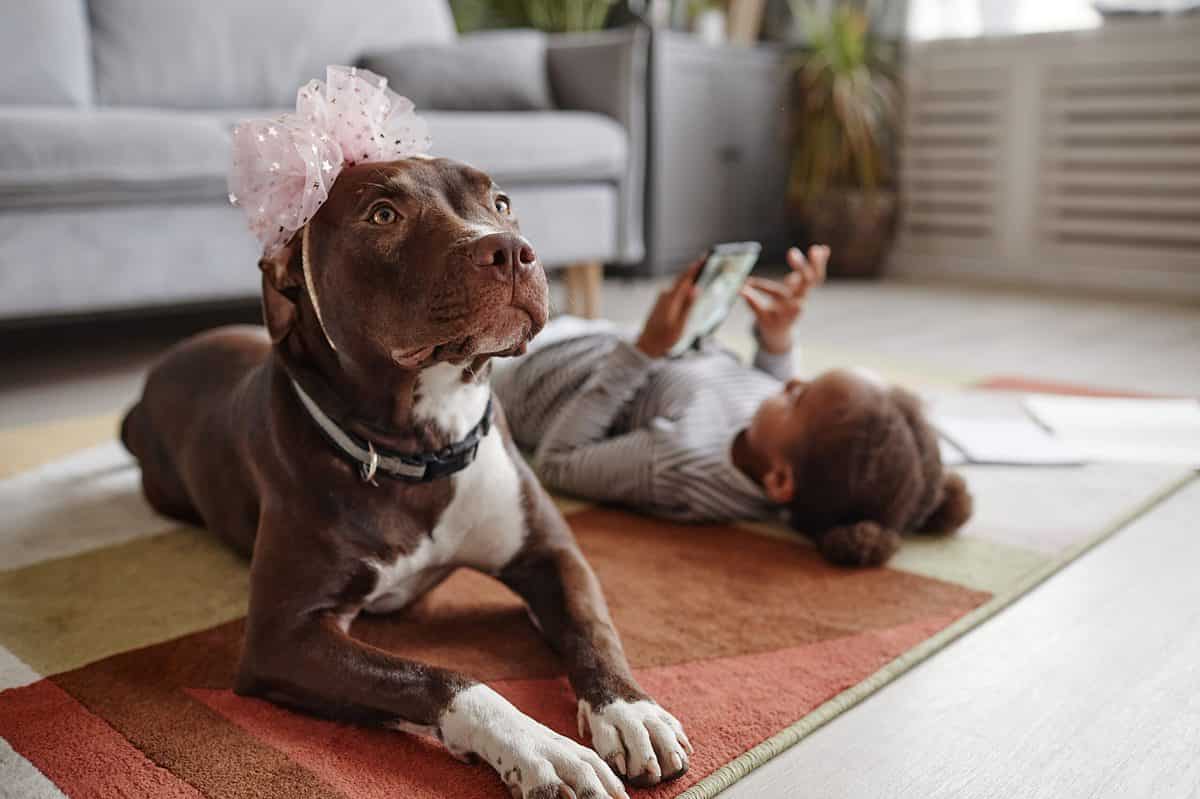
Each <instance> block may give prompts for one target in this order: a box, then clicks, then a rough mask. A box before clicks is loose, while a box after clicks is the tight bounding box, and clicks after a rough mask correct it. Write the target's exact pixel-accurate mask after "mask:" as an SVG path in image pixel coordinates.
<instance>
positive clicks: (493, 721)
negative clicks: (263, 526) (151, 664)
mask: <svg viewBox="0 0 1200 799" xmlns="http://www.w3.org/2000/svg"><path fill="white" fill-rule="evenodd" d="M272 543H273V542H264V541H263V539H262V537H261V533H260V539H259V547H258V549H256V552H255V560H254V564H253V566H252V569H251V602H250V608H251V611H250V618H249V620H248V623H247V628H246V637H245V646H244V648H243V654H242V659H241V663H240V666H239V673H238V681H237V691H238V693H241V694H250V695H255V696H260V697H263V698H266V699H270V700H272V701H275V702H278V703H280V704H283V705H287V706H289V707H292V708H296V709H301V710H306V711H309V712H312V713H315V714H318V715H322V716H326V717H331V718H337V719H341V720H345V721H353V722H358V723H366V724H377V725H383V726H387V727H392V728H396V729H400V730H404V731H408V732H418V733H424V734H427V735H432V736H435V737H437V738H438V740H440V741H442V742H443V743H444V744H445V746H446V748H447V749H449V750H450V752H451V753H452V754H454V755H455V756H456V757H458V758H460V759H463V760H468V759H470V757H471V756H475V757H478V758H480V759H482V760H485V761H486V762H487V763H488V765H490V766H491V767H492V768H494V769H495V770H496V772H497V773H498V774H499V775H500V777H501V779H503V781H504V783H505V784H506V785H507V786H508V788H509V791H510V792H511V793H512V795H513V796H514V797H519V798H520V799H555V797H559V796H566V795H573V796H576V797H578V798H579V799H605V797H612V799H628V796H627V794H626V793H625V789H624V788H623V787H622V785H621V781H620V780H619V779H618V778H617V776H616V775H615V774H613V772H612V770H611V769H609V767H608V766H606V765H605V764H604V761H603V760H601V759H600V757H599V756H597V754H596V753H595V752H593V751H592V750H591V749H588V748H587V747H585V746H581V745H580V744H578V743H576V742H575V741H572V740H571V739H569V738H567V737H565V736H562V735H559V734H558V733H556V732H554V731H553V730H551V729H550V728H548V727H546V726H545V725H543V724H540V723H538V722H536V721H534V720H533V719H531V718H530V717H528V716H526V715H525V714H524V713H522V712H521V711H519V710H518V709H517V708H516V707H514V706H513V705H512V704H511V703H510V702H509V701H508V700H506V699H505V698H504V697H502V696H501V695H500V694H498V693H496V692H495V691H493V690H492V689H491V688H489V687H488V686H486V685H483V684H481V683H479V682H477V681H475V680H473V679H471V678H469V677H467V676H465V675H462V674H459V673H457V672H454V671H449V670H446V669H441V668H436V667H433V666H429V665H427V664H424V663H418V662H415V661H412V660H406V659H404V658H400V657H397V656H395V655H393V654H391V653H390V652H387V651H385V650H382V649H379V648H377V647H374V646H371V645H369V644H366V643H364V642H362V641H359V640H357V639H355V638H352V637H351V636H350V635H349V634H348V633H347V632H346V627H347V622H346V616H344V615H339V614H338V613H337V612H335V611H334V610H330V609H319V606H320V605H321V604H323V603H320V602H319V600H318V602H317V603H316V606H315V607H314V605H312V604H309V603H305V605H300V604H299V602H298V599H297V598H298V597H311V596H315V595H316V594H314V593H306V592H305V590H304V589H305V588H311V587H312V586H311V585H308V584H307V580H306V577H305V571H306V568H307V567H309V566H310V564H308V563H306V562H305V561H303V560H296V559H288V558H283V557H278V555H279V554H280V553H279V551H278V549H276V547H273V546H272ZM283 544H284V545H286V544H287V541H286V540H285V541H284V542H283ZM272 550H275V551H272ZM314 571H327V570H315V569H314Z"/></svg>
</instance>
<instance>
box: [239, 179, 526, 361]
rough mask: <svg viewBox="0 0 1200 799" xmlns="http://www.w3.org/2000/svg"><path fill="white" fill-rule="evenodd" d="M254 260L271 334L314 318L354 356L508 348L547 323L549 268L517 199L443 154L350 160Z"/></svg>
mask: <svg viewBox="0 0 1200 799" xmlns="http://www.w3.org/2000/svg"><path fill="white" fill-rule="evenodd" d="M260 266H261V267H262V269H263V273H264V280H263V301H264V309H265V315H266V320H267V326H268V328H269V330H270V332H271V337H272V339H274V340H275V341H276V342H279V341H281V340H283V339H284V338H286V337H287V335H288V334H289V333H290V332H292V330H293V329H294V328H295V327H296V326H297V325H314V324H315V325H317V326H318V327H319V328H321V330H320V333H319V335H320V336H321V337H324V338H326V339H327V340H328V343H329V345H330V346H331V347H333V349H334V350H335V351H336V352H337V354H338V357H339V358H348V359H350V360H352V361H353V362H354V363H356V364H357V365H358V366H360V367H375V366H383V365H388V364H391V365H394V366H398V367H401V368H405V369H416V368H421V367H424V366H427V365H430V364H432V363H435V362H438V361H452V362H455V363H458V362H466V361H469V360H473V359H477V358H482V357H486V356H493V355H497V356H499V355H512V354H515V353H518V352H521V351H523V350H524V348H525V345H526V344H527V343H528V341H529V340H530V339H531V338H533V336H534V335H536V334H537V333H538V331H540V330H541V329H542V326H543V325H544V324H545V323H546V316H547V311H548V308H547V288H546V275H545V272H544V271H543V269H542V265H541V263H540V262H539V261H538V259H537V255H536V254H535V253H534V249H533V246H532V245H531V244H530V243H529V242H528V241H527V240H526V239H525V238H524V237H522V236H521V233H520V228H519V226H518V224H517V209H515V208H514V207H513V205H512V201H511V200H510V199H509V197H508V195H506V194H505V193H504V192H503V191H501V190H500V188H499V187H498V186H497V185H496V184H495V183H494V182H493V181H492V179H491V178H490V177H488V175H486V174H485V173H483V172H481V171H479V170H478V169H474V168H472V167H470V166H467V165H466V164H462V163H459V162H457V161H451V160H449V159H445V158H427V157H417V158H408V159H404V160H401V161H391V162H388V163H365V164H359V165H356V166H351V167H347V168H346V169H345V170H343V171H342V172H341V174H340V175H339V176H338V178H337V180H336V181H335V182H334V184H333V188H332V190H331V191H330V193H329V198H328V199H327V200H326V201H325V203H324V204H323V205H322V206H321V208H320V210H319V211H318V212H317V213H316V215H315V216H313V218H312V219H311V220H310V221H309V222H308V224H307V225H306V227H305V228H302V229H301V230H300V231H299V232H298V233H297V234H296V235H295V236H294V237H293V238H292V240H291V241H290V242H289V244H288V245H287V246H285V247H284V248H283V249H282V250H280V251H279V252H278V253H275V254H273V255H272V256H270V257H267V258H264V259H263V261H262V262H261V264H260Z"/></svg>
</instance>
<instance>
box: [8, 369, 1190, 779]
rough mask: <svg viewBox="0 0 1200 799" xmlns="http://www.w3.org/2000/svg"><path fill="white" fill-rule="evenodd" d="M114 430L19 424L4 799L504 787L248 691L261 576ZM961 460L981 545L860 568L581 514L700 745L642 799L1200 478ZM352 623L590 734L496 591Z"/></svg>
mask: <svg viewBox="0 0 1200 799" xmlns="http://www.w3.org/2000/svg"><path fill="white" fill-rule="evenodd" d="M1013 382H1014V381H1011V380H1006V381H997V382H996V383H995V385H996V386H997V387H1007V388H1013V387H1017V388H1019V387H1021V384H1020V382H1019V381H1017V382H1016V384H1015V385H1013ZM1039 388H1040V389H1041V390H1045V388H1046V386H1044V385H1041V386H1039ZM115 425H116V416H115V415H114V416H105V417H98V418H93V419H80V420H71V421H67V422H62V423H57V424H53V425H43V426H39V427H34V428H25V429H18V430H10V431H0V508H3V509H4V515H3V518H2V519H0V796H13V797H30V798H31V799H44V798H47V797H61V796H64V795H65V796H70V797H93V796H94V797H113V796H131V797H132V796H147V797H149V796H153V797H201V796H203V797H245V796H261V797H274V796H287V797H289V799H304V798H307V797H353V798H357V799H376V797H379V798H382V797H397V796H400V797H414V798H416V799H420V798H422V797H444V796H449V797H466V798H467V799H474V798H475V797H497V799H501V798H502V797H506V796H507V791H506V790H505V789H504V788H503V786H502V785H501V783H500V781H499V780H498V779H497V778H496V777H495V776H494V775H493V774H492V773H491V772H490V771H488V770H487V769H485V768H484V767H482V766H469V765H465V764H462V763H459V762H458V761H455V760H453V759H452V758H450V756H449V755H447V754H446V753H445V752H444V751H443V750H442V749H440V748H439V747H438V746H437V745H435V744H432V743H430V742H428V741H425V740H423V739H419V738H416V737H413V736H409V735H405V734H402V733H397V732H389V731H383V730H373V729H363V728H357V727H352V726H347V725H340V724H335V723H330V722H325V721H318V720H316V719H313V718H309V717H307V716H303V715H298V714H294V713H290V712H287V711H284V710H281V709H279V708H277V707H275V706H273V705H270V704H268V703H265V702H261V701H257V700H252V699H244V698H241V697H238V696H235V695H234V694H233V693H232V691H231V690H230V688H231V684H232V672H233V667H234V663H235V662H236V659H237V655H238V648H239V640H240V636H241V629H242V618H243V616H244V614H245V611H246V602H247V595H246V590H247V564H246V563H245V562H244V561H242V560H240V559H239V558H237V557H236V556H234V555H233V554H231V553H229V552H228V551H226V550H225V549H223V548H222V547H221V546H219V545H218V544H217V543H215V542H214V541H213V540H212V538H210V537H209V536H208V535H207V534H205V532H204V531H202V530H197V529H194V528H189V527H185V526H180V525H177V524H175V523H172V522H170V521H167V520H164V519H162V518H159V517H157V516H155V515H154V514H153V513H152V512H151V511H150V510H149V508H148V507H147V506H146V505H145V504H144V502H143V501H142V499H141V496H140V493H139V490H138V474H137V470H136V468H135V467H134V466H133V465H132V463H131V462H130V460H129V458H128V457H127V456H126V455H125V454H124V452H123V451H122V450H121V449H120V446H119V445H118V444H117V443H116V442H115V441H113V440H112V436H113V431H114V430H115ZM964 471H965V472H966V475H967V478H968V480H969V482H970V483H971V486H972V489H973V491H974V493H975V495H976V501H977V515H976V517H975V519H974V520H973V521H972V522H971V523H970V525H969V526H968V527H967V528H966V529H965V530H964V531H963V532H962V534H960V535H959V536H956V537H952V538H948V539H928V538H925V539H920V538H918V539H913V540H910V541H908V542H906V544H905V546H904V547H903V549H902V550H901V552H900V553H899V555H898V556H897V557H896V558H895V559H894V561H893V562H892V563H891V564H890V565H889V566H888V567H887V568H883V569H874V570H864V571H845V570H840V569H836V568H833V567H830V566H828V565H826V564H825V563H823V562H822V561H821V560H820V559H819V558H818V557H817V556H816V554H815V553H814V552H813V550H812V549H811V548H810V547H808V546H806V545H805V544H804V543H803V542H801V541H799V540H797V538H796V537H795V536H793V535H792V534H790V533H788V532H786V531H784V530H779V529H774V528H770V527H768V526H763V525H736V526H719V527H692V526H680V525H673V524H667V523H663V522H656V521H651V520H647V519H644V518H640V517H637V516H634V515H630V514H627V513H624V512H620V511H616V510H612V509H606V508H600V507H593V506H589V505H586V504H582V503H578V502H572V501H568V500H563V501H562V503H561V506H562V508H563V510H564V512H565V513H566V514H567V517H568V520H569V522H570V524H571V526H572V528H573V529H574V531H575V533H576V535H577V536H578V538H579V540H580V543H581V545H582V546H583V549H584V551H585V553H586V555H587V557H588V559H589V560H590V561H591V563H592V565H593V566H594V567H595V569H596V571H597V573H598V575H599V577H600V579H601V582H602V583H603V585H604V589H605V593H606V595H607V597H608V599H609V602H610V605H611V607H612V611H613V616H614V618H615V620H616V623H617V626H618V628H619V629H620V631H621V633H622V636H623V639H624V641H625V644H626V648H627V651H628V654H629V657H630V660H631V662H632V664H633V666H634V667H635V670H636V672H637V675H638V679H639V680H640V681H641V682H642V684H643V685H644V686H645V687H646V688H647V689H648V690H649V691H650V692H651V693H652V694H653V695H654V696H655V697H656V698H657V699H658V700H659V701H660V702H661V703H662V704H664V705H665V706H667V707H669V708H670V709H671V710H672V711H673V712H674V713H675V714H676V715H677V716H678V717H679V718H680V719H681V720H682V722H683V723H684V725H685V726H686V728H687V730H688V733H689V735H690V737H691V740H692V742H693V743H694V744H695V747H696V754H695V758H694V760H693V763H692V768H691V770H690V771H689V773H688V774H687V775H686V776H685V777H684V778H683V779H681V780H679V781H677V782H675V783H672V784H670V785H667V786H662V787H660V788H658V789H655V790H648V791H637V792H634V795H635V797H636V796H645V797H673V796H684V797H688V798H689V799H697V798H698V797H711V796H714V795H715V794H716V793H717V792H719V791H720V790H721V789H722V788H724V787H726V786H728V785H729V784H731V783H733V782H735V781H736V780H737V779H738V778H739V777H741V776H743V775H744V774H746V773H747V772H748V771H749V770H751V769H753V768H754V767H755V766H757V765H759V764H761V763H762V762H765V761H766V760H767V759H769V758H771V757H772V756H774V755H775V754H777V753H779V752H780V751H782V750H783V749H785V748H787V747H788V746H790V745H792V744H793V743H795V742H796V741H798V740H799V739H800V738H802V737H803V736H804V735H805V734H807V733H808V732H810V731H811V730H813V729H815V728H816V727H817V726H819V725H820V724H822V723H824V722H825V721H827V720H829V719H830V718H833V717H834V716H835V715H837V714H838V713H840V712H841V711H842V710H844V709H846V708H847V707H849V706H850V705H852V704H854V703H855V702H857V701H859V700H861V699H862V698H864V697H865V696H867V695H868V694H870V693H871V692H873V691H875V690H877V689H878V688H880V687H881V686H882V685H884V684H886V683H887V682H888V681H890V680H891V679H893V678H894V677H896V676H897V675H898V674H900V673H902V672H903V671H905V670H906V669H908V668H910V667H911V666H913V665H914V664H915V663H917V662H919V661H920V660H922V659H924V658H926V657H928V656H930V655H931V654H933V653H934V652H936V651H937V650H938V649H939V648H940V647H942V646H944V645H945V644H946V643H948V642H949V641H951V640H952V639H953V638H955V637H956V636H959V635H961V634H962V633H964V632H965V631H967V630H969V629H970V628H971V627H973V626H975V625H977V624H979V623H981V622H982V621H984V620H985V619H987V618H988V617H989V616H991V615H992V614H994V613H996V612H997V611H998V610H1000V609H1001V608H1003V607H1004V606H1005V605H1006V604H1007V603H1009V602H1011V601H1012V600H1013V599H1015V598H1016V597H1018V596H1020V595H1021V594H1022V593H1024V592H1025V591H1027V590H1029V588H1031V587H1032V586H1033V585H1035V584H1036V583H1037V582H1039V581H1040V580H1042V579H1044V578H1046V577H1047V576H1049V575H1050V574H1052V573H1053V572H1054V571H1056V570H1057V569H1059V568H1060V567H1061V566H1062V565H1063V564H1065V563H1067V562H1068V561H1070V560H1071V559H1073V558H1075V557H1076V556H1077V555H1079V554H1080V553H1081V552H1083V551H1084V550H1086V549H1087V548H1088V547H1090V546H1092V545H1093V544H1095V543H1096V542H1097V541H1099V540H1101V539H1103V538H1104V537H1105V536H1107V535H1109V534H1110V533H1112V532H1114V531H1115V530H1117V529H1119V528H1120V527H1121V526H1122V525H1123V524H1125V523H1126V522H1128V521H1129V520H1131V519H1133V518H1135V517H1136V516H1137V515H1139V514H1140V513H1142V512H1144V511H1145V510H1146V509H1148V508H1149V507H1150V506H1152V505H1153V504H1155V503H1156V502H1157V501H1159V500H1160V499H1161V498H1163V497H1164V496H1166V495H1167V494H1169V493H1170V492H1172V491H1173V490H1175V489H1176V488H1178V487H1179V486H1181V485H1182V484H1183V483H1184V482H1186V481H1188V480H1190V479H1192V474H1191V473H1190V472H1187V471H1183V470H1180V469H1177V468H1167V467H1163V468H1159V467H1147V466H1117V465H1107V466H1091V467H1082V468H1071V469H1055V470H1049V471H1048V470H1041V469H1019V468H994V467H993V468H968V469H965V470H964ZM352 632H353V634H355V635H358V636H361V637H363V638H365V639H367V640H369V641H371V642H374V643H376V644H378V645H380V646H384V647H388V648H391V649H395V650H397V651H401V652H403V653H405V654H406V655H408V656H412V657H415V658H420V659H423V660H426V661H429V662H432V663H436V664H439V665H445V666H452V667H454V668H457V669H460V670H463V671H466V672H468V673H470V674H472V675H474V676H476V677H478V678H480V679H483V680H486V681H488V682H489V683H490V684H491V685H493V686H494V687H495V688H496V689H497V690H499V691H500V692H501V693H503V694H505V695H506V696H508V697H509V698H510V699H512V701H513V702H514V703H515V704H517V705H518V706H519V707H520V708H522V709H523V710H525V711H526V712H528V713H530V714H531V715H533V716H535V717H536V718H538V719H540V720H541V721H543V722H545V723H547V724H549V725H550V726H552V727H554V728H555V729H557V730H559V731H560V732H562V733H564V734H566V735H574V734H575V727H574V702H573V700H572V698H571V693H570V690H569V688H568V686H567V684H566V681H565V679H564V678H563V677H562V670H561V666H560V664H559V663H558V661H557V660H556V659H555V658H554V657H553V655H552V654H551V653H550V652H549V650H548V649H547V648H546V646H545V644H544V643H543V642H542V641H541V640H540V639H539V638H538V637H537V635H536V634H535V633H534V631H533V630H532V628H531V627H530V626H529V624H528V621H527V619H526V617H525V614H524V612H523V609H522V606H521V604H520V603H519V601H518V600H517V599H516V598H515V597H514V596H513V595H512V594H510V593H508V592H507V590H506V589H504V588H503V587H501V586H499V585H498V584H496V583H494V582H493V581H491V580H489V579H487V578H485V577H482V576H480V575H477V574H473V573H469V572H466V571H460V572H459V573H457V574H456V575H454V576H453V577H452V578H451V579H450V580H449V581H448V582H447V583H445V584H444V585H442V586H441V587H439V588H438V589H437V590H436V591H434V592H433V593H432V594H431V595H430V596H428V597H426V598H425V599H424V600H423V601H422V602H420V603H419V604H418V605H417V606H416V607H415V608H413V609H411V610H410V611H408V612H405V613H403V614H401V615H397V616H394V617H383V618H371V619H364V620H362V621H360V622H358V623H356V624H355V626H354V628H353V630H352Z"/></svg>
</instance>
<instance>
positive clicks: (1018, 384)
mask: <svg viewBox="0 0 1200 799" xmlns="http://www.w3.org/2000/svg"><path fill="white" fill-rule="evenodd" d="M972 388H982V389H988V390H991V391H1020V392H1022V393H1029V394H1067V395H1071V396H1076V397H1118V398H1120V397H1138V398H1144V397H1153V396H1161V395H1155V394H1147V393H1144V392H1140V391H1120V390H1117V389H1108V388H1094V387H1092V386H1081V385H1078V384H1076V383H1059V382H1056V381H1053V380H1031V379H1030V378H1027V377H1008V376H1005V375H1000V376H998V377H991V378H988V379H987V380H981V381H980V382H978V383H976V384H975V385H974V386H972Z"/></svg>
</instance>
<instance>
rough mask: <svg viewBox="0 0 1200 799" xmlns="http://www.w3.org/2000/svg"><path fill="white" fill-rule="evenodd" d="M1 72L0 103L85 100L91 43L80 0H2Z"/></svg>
mask: <svg viewBox="0 0 1200 799" xmlns="http://www.w3.org/2000/svg"><path fill="white" fill-rule="evenodd" d="M0 72H2V73H3V74H4V80H3V81H0V103H28V104H30V105H86V104H87V103H90V102H91V100H92V60H91V45H90V43H89V41H88V26H87V13H86V11H85V10H84V7H83V0H53V1H52V2H50V1H49V0H36V1H35V2H17V3H5V4H4V23H3V24H0Z"/></svg>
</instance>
